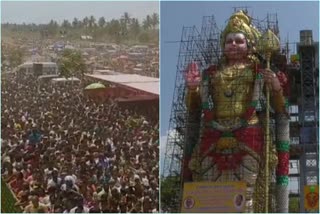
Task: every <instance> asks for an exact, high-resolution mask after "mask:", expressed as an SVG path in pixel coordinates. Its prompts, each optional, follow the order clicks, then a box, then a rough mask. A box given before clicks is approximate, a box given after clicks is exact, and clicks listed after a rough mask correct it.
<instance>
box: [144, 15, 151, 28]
mask: <svg viewBox="0 0 320 214" xmlns="http://www.w3.org/2000/svg"><path fill="white" fill-rule="evenodd" d="M151 26H152V18H151V16H150V15H147V16H146V18H145V19H144V20H143V28H144V29H145V30H148V29H150V28H151Z"/></svg>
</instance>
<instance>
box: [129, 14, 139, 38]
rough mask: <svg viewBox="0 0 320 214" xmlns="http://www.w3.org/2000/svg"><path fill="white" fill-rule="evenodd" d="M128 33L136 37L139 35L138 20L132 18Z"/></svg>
mask: <svg viewBox="0 0 320 214" xmlns="http://www.w3.org/2000/svg"><path fill="white" fill-rule="evenodd" d="M130 33H131V35H133V36H137V35H138V34H139V33H140V24H139V20H138V19H136V18H133V19H132V20H131V23H130Z"/></svg>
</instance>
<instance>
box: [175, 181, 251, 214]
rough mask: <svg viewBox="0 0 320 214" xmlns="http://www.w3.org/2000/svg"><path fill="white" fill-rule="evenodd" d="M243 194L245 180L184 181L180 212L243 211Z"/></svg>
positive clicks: (244, 192) (244, 191)
mask: <svg viewBox="0 0 320 214" xmlns="http://www.w3.org/2000/svg"><path fill="white" fill-rule="evenodd" d="M245 194H246V183H245V182H190V183H185V184H184V190H183V199H182V208H181V212H184V213H212V212H218V213H228V212H229V213H230V212H243V211H244V208H245V201H246V199H245Z"/></svg>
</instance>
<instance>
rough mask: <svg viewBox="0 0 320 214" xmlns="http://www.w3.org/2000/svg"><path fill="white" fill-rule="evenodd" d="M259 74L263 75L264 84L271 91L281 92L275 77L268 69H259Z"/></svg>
mask: <svg viewBox="0 0 320 214" xmlns="http://www.w3.org/2000/svg"><path fill="white" fill-rule="evenodd" d="M260 72H261V73H262V75H263V79H264V81H265V83H266V84H267V85H268V86H269V87H270V88H271V89H272V90H273V91H281V90H282V87H281V84H280V81H279V79H278V77H277V75H276V74H275V73H274V72H273V71H272V70H270V69H261V70H260Z"/></svg>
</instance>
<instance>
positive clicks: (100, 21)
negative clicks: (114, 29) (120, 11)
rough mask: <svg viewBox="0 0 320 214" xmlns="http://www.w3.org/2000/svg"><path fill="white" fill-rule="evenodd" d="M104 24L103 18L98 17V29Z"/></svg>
mask: <svg viewBox="0 0 320 214" xmlns="http://www.w3.org/2000/svg"><path fill="white" fill-rule="evenodd" d="M105 24H106V20H105V19H104V17H103V16H102V17H100V18H99V21H98V25H99V27H101V28H103V27H104V26H105Z"/></svg>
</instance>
